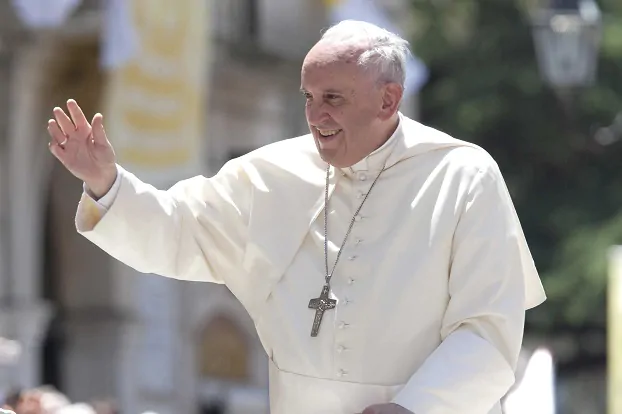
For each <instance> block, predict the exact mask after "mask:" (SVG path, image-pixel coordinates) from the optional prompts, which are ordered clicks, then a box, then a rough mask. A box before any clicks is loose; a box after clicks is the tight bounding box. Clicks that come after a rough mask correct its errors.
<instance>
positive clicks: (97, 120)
mask: <svg viewBox="0 0 622 414" xmlns="http://www.w3.org/2000/svg"><path fill="white" fill-rule="evenodd" d="M91 125H92V128H93V141H94V142H95V143H96V144H106V143H107V142H108V137H106V131H105V130H104V117H103V116H102V114H99V113H97V114H95V116H94V117H93V121H92V122H91Z"/></svg>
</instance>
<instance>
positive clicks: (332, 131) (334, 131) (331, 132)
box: [315, 128, 341, 138]
mask: <svg viewBox="0 0 622 414" xmlns="http://www.w3.org/2000/svg"><path fill="white" fill-rule="evenodd" d="M315 129H316V131H317V132H318V133H319V134H320V136H321V137H322V138H329V137H332V136H334V135H337V134H338V133H340V132H341V130H340V129H319V128H315Z"/></svg>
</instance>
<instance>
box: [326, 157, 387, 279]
mask: <svg viewBox="0 0 622 414" xmlns="http://www.w3.org/2000/svg"><path fill="white" fill-rule="evenodd" d="M384 170H385V167H383V168H382V169H381V170H380V172H379V173H378V175H377V176H376V178H375V179H374V181H373V182H372V184H371V186H370V187H369V190H367V194H365V197H364V198H363V201H361V204H360V205H359V206H358V208H357V209H356V211H355V212H354V215H353V216H352V219H351V220H350V225H349V226H348V230H347V231H346V235H345V237H344V238H343V241H342V242H341V246H340V247H339V250H338V251H337V258H336V259H335V264H334V265H333V268H332V270H331V271H330V273H329V272H328V183H329V173H330V164H329V165H328V166H327V167H326V187H325V191H324V263H325V265H326V276H325V279H326V284H327V285H329V284H330V279H331V278H332V277H333V273H334V272H335V268H336V267H337V262H339V258H340V257H341V252H342V250H343V247H344V246H345V244H346V241H347V240H348V236H350V231H352V226H354V222H355V221H356V217H357V216H358V214H359V212H360V211H361V208H362V207H363V204H365V201H366V200H367V197H369V194H370V193H371V190H372V189H373V188H374V185H376V182H377V181H378V178H380V175H381V174H382V173H383V172H384Z"/></svg>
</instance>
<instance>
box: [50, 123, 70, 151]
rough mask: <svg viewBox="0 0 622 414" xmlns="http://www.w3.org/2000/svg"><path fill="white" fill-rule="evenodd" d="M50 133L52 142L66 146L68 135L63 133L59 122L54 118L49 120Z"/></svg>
mask: <svg viewBox="0 0 622 414" xmlns="http://www.w3.org/2000/svg"><path fill="white" fill-rule="evenodd" d="M48 133H49V134H50V136H51V137H52V142H50V144H52V145H54V144H55V145H60V146H64V145H65V144H66V143H67V135H65V134H64V133H63V131H62V130H61V129H60V127H59V126H58V123H57V122H56V121H55V120H53V119H50V120H49V121H48Z"/></svg>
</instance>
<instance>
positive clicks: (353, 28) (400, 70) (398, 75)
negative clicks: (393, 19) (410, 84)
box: [320, 20, 411, 88]
mask: <svg viewBox="0 0 622 414" xmlns="http://www.w3.org/2000/svg"><path fill="white" fill-rule="evenodd" d="M320 40H321V41H330V42H338V43H341V44H343V43H345V44H347V45H356V44H359V43H362V42H364V43H366V48H365V50H364V51H363V52H362V53H361V54H360V55H359V57H358V64H359V65H360V66H362V67H364V68H365V69H367V70H375V71H376V73H377V75H378V76H379V78H380V79H379V80H380V81H382V82H396V83H399V84H400V85H401V86H402V88H403V87H404V85H405V82H406V60H407V59H408V57H409V56H410V54H411V52H410V48H409V44H408V41H406V40H405V39H403V38H402V37H400V36H398V35H397V34H395V33H391V32H390V31H388V30H385V29H383V28H381V27H378V26H376V25H374V24H371V23H367V22H363V21H358V20H344V21H341V22H339V23H337V24H335V25H334V26H332V27H330V28H329V29H328V30H326V31H325V32H324V34H323V35H322V38H321V39H320Z"/></svg>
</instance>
